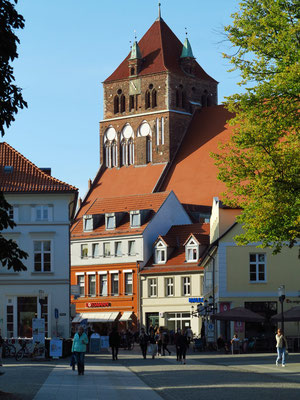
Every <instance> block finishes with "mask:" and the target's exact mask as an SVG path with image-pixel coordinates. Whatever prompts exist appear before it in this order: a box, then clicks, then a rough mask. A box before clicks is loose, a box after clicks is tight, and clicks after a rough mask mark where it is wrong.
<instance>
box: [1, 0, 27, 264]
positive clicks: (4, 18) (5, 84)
mask: <svg viewBox="0 0 300 400" xmlns="http://www.w3.org/2000/svg"><path fill="white" fill-rule="evenodd" d="M14 3H17V0H14ZM23 27H24V18H23V17H22V15H20V14H18V12H17V11H16V9H15V5H14V4H13V3H11V2H10V1H6V0H0V132H1V136H3V135H4V134H5V128H8V127H9V126H10V124H11V123H12V122H13V121H14V120H15V117H14V116H15V114H16V113H17V112H18V110H19V109H20V108H23V107H27V103H26V102H25V101H24V99H23V97H22V93H21V89H20V88H19V87H17V86H16V85H14V83H13V82H14V80H15V78H14V75H13V68H12V66H11V65H10V63H11V62H12V61H13V60H14V59H15V58H17V57H18V53H17V44H18V43H19V39H18V37H17V36H16V35H15V33H14V30H15V29H22V28H23ZM9 209H10V205H9V204H8V203H7V201H6V200H5V198H4V196H3V193H1V192H0V232H1V231H2V230H3V229H7V228H9V227H10V228H13V227H14V226H15V225H16V224H15V223H14V221H13V220H12V219H11V218H10V217H9V214H8V211H9ZM27 256H28V255H27V254H26V253H25V252H24V251H22V250H20V249H19V247H18V245H17V244H16V243H15V242H14V241H13V240H7V239H5V238H4V237H3V236H2V235H1V234H0V263H2V265H3V267H7V268H8V269H10V268H13V269H14V270H15V271H21V270H26V267H25V265H24V264H23V263H22V261H21V260H22V259H24V258H27Z"/></svg>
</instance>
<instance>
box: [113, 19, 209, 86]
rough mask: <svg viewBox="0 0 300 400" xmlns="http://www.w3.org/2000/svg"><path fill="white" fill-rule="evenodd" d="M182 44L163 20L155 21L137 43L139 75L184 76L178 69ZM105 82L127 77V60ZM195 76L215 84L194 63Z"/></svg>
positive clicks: (179, 68)
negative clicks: (139, 56) (140, 60)
mask: <svg viewBox="0 0 300 400" xmlns="http://www.w3.org/2000/svg"><path fill="white" fill-rule="evenodd" d="M182 47H183V44H182V43H181V42H180V40H179V39H178V38H177V37H176V36H175V34H174V33H173V32H172V31H171V29H170V28H169V27H168V25H167V24H166V23H165V22H164V20H163V19H160V20H156V21H155V22H154V23H153V24H152V26H151V27H150V28H149V30H148V31H147V32H146V33H145V35H144V36H143V37H142V39H141V40H140V41H139V48H140V50H141V53H142V57H143V64H142V69H141V71H140V73H139V75H148V74H153V73H159V72H164V71H170V72H174V73H176V74H179V75H184V72H183V71H182V69H181V67H180V55H181V51H182ZM129 57H130V53H129V54H128V56H127V57H126V58H125V60H124V61H123V62H122V63H121V64H120V65H119V67H118V68H117V69H116V70H115V71H114V72H113V73H112V74H111V75H110V76H109V77H108V78H107V79H106V80H105V83H106V82H111V81H115V80H119V79H126V78H128V77H129V67H128V58H129ZM195 75H196V76H197V77H198V78H202V79H204V80H208V81H212V82H216V81H215V80H214V79H213V78H212V77H210V76H209V75H208V74H207V73H206V72H205V71H204V70H203V68H201V67H200V65H199V64H198V63H196V68H195Z"/></svg>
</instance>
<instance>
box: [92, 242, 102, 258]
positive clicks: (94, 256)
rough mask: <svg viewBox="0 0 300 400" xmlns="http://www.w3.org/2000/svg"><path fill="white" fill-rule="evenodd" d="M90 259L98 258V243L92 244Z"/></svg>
mask: <svg viewBox="0 0 300 400" xmlns="http://www.w3.org/2000/svg"><path fill="white" fill-rule="evenodd" d="M96 249H97V252H96ZM96 253H97V254H96ZM92 257H93V258H99V257H100V244H99V243H92Z"/></svg>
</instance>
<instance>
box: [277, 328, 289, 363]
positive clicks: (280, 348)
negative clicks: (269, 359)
mask: <svg viewBox="0 0 300 400" xmlns="http://www.w3.org/2000/svg"><path fill="white" fill-rule="evenodd" d="M275 339H276V348H277V359H276V365H277V367H278V363H279V361H280V360H282V366H283V367H285V357H286V351H287V348H288V344H287V340H286V338H285V336H284V335H283V332H282V329H278V330H277V335H276V336H275Z"/></svg>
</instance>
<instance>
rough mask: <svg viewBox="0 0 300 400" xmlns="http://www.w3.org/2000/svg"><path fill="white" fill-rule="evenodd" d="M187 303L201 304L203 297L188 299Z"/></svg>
mask: <svg viewBox="0 0 300 400" xmlns="http://www.w3.org/2000/svg"><path fill="white" fill-rule="evenodd" d="M189 303H203V297H190V298H189Z"/></svg>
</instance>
